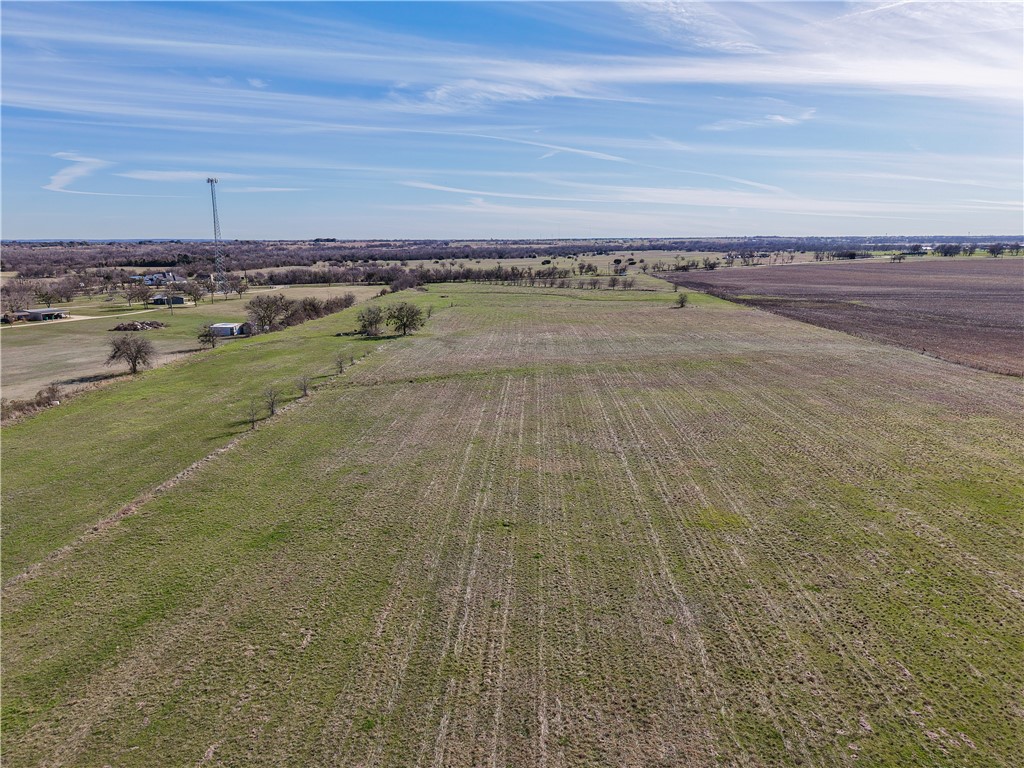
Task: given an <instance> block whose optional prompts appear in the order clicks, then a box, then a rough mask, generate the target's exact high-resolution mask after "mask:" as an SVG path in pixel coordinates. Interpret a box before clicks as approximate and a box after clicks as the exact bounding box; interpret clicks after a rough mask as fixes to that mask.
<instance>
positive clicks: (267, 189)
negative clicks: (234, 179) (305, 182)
mask: <svg viewBox="0 0 1024 768" xmlns="http://www.w3.org/2000/svg"><path fill="white" fill-rule="evenodd" d="M224 191H225V192H228V193H232V194H233V193H236V192H253V193H262V192H308V191H309V189H308V188H306V187H237V188H234V187H227V188H225V190H224Z"/></svg>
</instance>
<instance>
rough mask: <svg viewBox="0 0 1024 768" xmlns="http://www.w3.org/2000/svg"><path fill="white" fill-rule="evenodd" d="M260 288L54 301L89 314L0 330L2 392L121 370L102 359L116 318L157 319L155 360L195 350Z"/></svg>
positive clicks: (348, 289)
mask: <svg viewBox="0 0 1024 768" xmlns="http://www.w3.org/2000/svg"><path fill="white" fill-rule="evenodd" d="M379 290H380V287H374V286H365V285H363V286H333V287H327V286H308V285H300V286H289V287H287V288H280V289H275V290H273V291H271V292H272V293H281V294H283V295H285V296H287V297H289V298H292V299H297V298H302V297H304V296H315V297H317V298H320V299H324V298H327V297H329V296H341V295H343V294H345V293H353V294H355V296H356V298H357V300H358V301H365V300H366V299H368V298H370V297H371V296H375V295H376V294H377V292H378V291H379ZM257 293H258V292H249V293H246V294H245V295H244V296H243V297H242V298H241V299H239V298H238V296H236V295H235V294H231V296H230V297H228V298H226V299H225V298H224V297H223V296H218V297H217V298H216V300H215V301H213V302H211V301H209V297H207V298H206V299H204V300H203V301H201V302H200V303H199V305H198V306H193V305H192V302H191V301H188V302H187V304H186V305H185V306H175V307H174V308H173V312H172V311H171V310H170V309H168V308H167V307H150V308H145V307H143V306H141V305H139V304H137V303H136V304H135V305H133V306H131V307H129V306H127V304H125V303H124V301H123V300H120V301H116V302H105V301H103V299H102V298H101V297H96V296H92V297H78V298H76V299H75V300H74V301H72V302H71V303H70V304H66V305H65V304H55V305H54V306H55V307H58V308H62V309H65V310H66V311H68V312H70V313H71V315H72V317H92V318H95V319H90V320H73V321H55V322H45V323H23V324H22V323H19V324H18V325H17V326H10V327H5V328H3V330H0V347H2V349H3V361H2V367H0V385H2V387H3V392H4V397H7V398H10V399H24V398H29V397H31V396H32V395H34V394H35V393H36V392H38V391H39V390H40V389H42V388H43V387H45V386H46V385H47V384H49V383H50V382H53V381H56V382H59V383H60V384H61V385H62V386H64V387H66V388H69V389H78V388H81V387H83V386H86V385H88V384H91V383H94V382H97V381H99V382H103V381H108V380H109V379H111V378H117V377H119V376H121V375H123V374H124V373H125V370H126V369H125V367H124V366H114V367H107V366H106V365H104V361H105V360H106V358H107V355H108V354H109V352H110V347H109V340H110V338H111V337H112V336H114V335H116V334H115V333H112V332H111V331H110V329H111V328H113V327H114V326H115V325H118V324H119V323H125V322H130V321H133V320H158V321H160V322H162V323H166V324H167V326H168V327H167V328H161V329H158V330H151V331H143V332H142V333H144V334H145V336H146V338H148V339H151V340H152V341H153V344H154V345H155V346H156V348H157V352H158V359H157V361H156V362H157V364H158V365H163V364H166V363H169V362H172V361H174V360H177V359H179V358H181V357H182V356H183V355H187V354H189V353H190V352H194V351H196V350H197V349H199V344H198V342H197V341H196V334H197V331H198V329H199V327H200V326H201V325H203V324H204V323H221V322H241V321H242V320H245V304H246V303H247V302H248V301H249V300H250V299H251V298H252V297H253V296H254V295H256V294H257Z"/></svg>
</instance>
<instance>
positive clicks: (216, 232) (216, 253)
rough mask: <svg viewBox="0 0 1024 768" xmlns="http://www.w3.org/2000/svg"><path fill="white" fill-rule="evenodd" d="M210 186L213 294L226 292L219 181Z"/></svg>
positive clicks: (214, 180)
mask: <svg viewBox="0 0 1024 768" xmlns="http://www.w3.org/2000/svg"><path fill="white" fill-rule="evenodd" d="M206 183H207V184H209V185H210V202H212V203H213V292H214V295H216V293H217V291H218V289H219V290H220V291H221V292H222V293H223V291H224V258H223V255H222V254H221V247H220V217H219V216H218V215H217V179H215V178H213V177H212V176H211V177H210V178H208V179H207V180H206Z"/></svg>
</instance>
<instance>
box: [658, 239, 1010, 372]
mask: <svg viewBox="0 0 1024 768" xmlns="http://www.w3.org/2000/svg"><path fill="white" fill-rule="evenodd" d="M667 278H668V279H669V280H671V281H672V282H675V283H678V284H679V285H685V286H689V287H691V288H696V289H699V290H703V291H708V292H709V293H712V294H713V295H716V296H721V297H723V298H728V299H732V300H739V301H742V302H743V303H745V304H749V305H752V306H756V307H759V308H761V309H767V310H769V311H770V312H776V313H778V314H780V315H785V316H786V317H791V318H793V319H795V320H802V321H804V322H808V323H813V324H815V325H820V326H823V327H825V328H833V329H836V330H840V331H846V332H848V333H853V334H856V335H859V336H866V337H868V338H872V339H877V340H879V341H885V342H888V343H890V344H898V345H899V346H901V347H907V348H908V349H913V350H916V351H918V352H925V353H927V354H930V355H935V356H938V357H941V358H943V359H945V360H950V361H952V362H955V363H962V364H964V365H970V366H972V367H975V368H981V369H983V370H988V371H994V372H996V373H1006V374H1012V375H1015V376H1024V261H1022V260H1021V259H970V260H953V259H949V260H946V259H943V260H933V261H917V262H910V263H897V264H890V263H888V262H878V261H871V262H846V263H835V264H794V265H786V266H778V267H739V268H732V269H719V270H715V271H711V272H705V271H699V272H685V273H682V272H679V273H673V274H671V275H667Z"/></svg>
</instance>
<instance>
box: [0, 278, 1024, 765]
mask: <svg viewBox="0 0 1024 768" xmlns="http://www.w3.org/2000/svg"><path fill="white" fill-rule="evenodd" d="M673 298H674V294H672V293H671V292H670V291H668V290H663V291H650V292H643V291H605V290H597V291H586V290H585V291H581V290H558V289H540V288H535V289H530V288H512V287H502V286H474V285H458V286H449V285H444V286H438V285H435V286H431V287H430V288H429V290H428V291H426V292H417V291H407V292H403V293H402V294H399V295H398V296H396V297H388V298H387V299H386V300H385V301H387V300H397V299H408V300H413V301H416V302H418V303H420V304H421V305H422V306H424V307H430V308H431V310H432V316H431V319H430V321H429V323H428V325H427V326H426V328H425V329H424V330H423V331H421V332H419V333H417V334H415V335H414V336H409V337H405V338H386V339H379V340H363V339H361V338H358V337H353V336H344V337H341V338H338V337H335V336H334V334H335V333H337V332H344V331H347V330H350V329H351V328H352V327H353V323H354V313H355V312H356V311H357V309H358V308H356V309H352V310H348V311H346V312H344V313H340V314H339V315H336V316H330V317H327V318H323V319H321V320H318V321H314V322H312V323H308V324H306V325H303V326H299V327H296V328H292V329H289V330H286V331H283V332H281V333H279V334H271V335H268V336H265V337H257V338H254V339H251V340H248V341H244V342H235V343H233V344H231V345H226V346H225V347H224V348H219V349H217V350H215V351H213V352H204V353H200V354H199V355H196V356H195V357H192V358H190V359H189V361H188V362H186V363H184V364H180V365H173V366H167V367H164V368H162V369H159V370H155V371H151V372H148V373H146V374H144V375H142V376H141V377H139V378H138V379H137V380H135V381H124V382H119V383H117V384H116V385H114V386H111V387H107V388H104V389H102V390H99V391H97V392H92V393H88V394H85V395H82V396H81V397H80V398H77V399H75V400H74V401H72V403H71V404H70V405H69V406H68V407H67V408H65V407H64V406H61V407H59V408H55V409H51V410H49V411H47V412H45V413H43V414H40V415H38V416H35V417H32V418H30V419H28V420H26V421H25V422H23V423H21V424H18V425H14V426H12V427H9V428H5V429H4V432H3V473H4V478H3V479H4V483H3V505H4V538H3V555H4V567H5V570H4V574H5V585H4V589H3V650H4V653H3V678H2V685H3V718H4V719H3V752H4V756H5V761H6V762H7V763H8V764H10V765H40V764H45V765H49V766H58V765H59V766H64V765H82V766H95V765H107V764H109V765H118V766H149V765H154V764H174V765H197V764H205V765H268V766H277V765H321V766H326V765H339V766H368V765H393V766H470V765H491V766H523V765H547V766H598V765H604V766H624V765H635V766H654V765H664V766H679V765H685V766H797V765H800V766H809V765H815V766H836V765H871V766H883V765H885V766H889V765H893V766H896V765H898V766H921V767H924V766H928V767H929V768H930V767H932V766H940V765H942V766H945V765H956V766H979V767H980V766H1011V765H1014V764H1015V763H1016V761H1017V759H1018V758H1019V755H1020V748H1021V744H1022V739H1024V728H1022V719H1021V718H1022V711H1021V707H1020V698H1019V697H1020V692H1021V690H1022V687H1024V672H1022V670H1024V664H1022V662H1024V640H1022V638H1024V620H1022V611H1021V607H1022V605H1021V604H1022V600H1024V598H1022V593H1021V591H1020V585H1021V583H1022V576H1024V563H1022V559H1024V558H1022V552H1021V547H1020V541H1021V535H1022V533H1024V531H1022V524H1021V515H1020V510H1021V509H1022V508H1024V468H1022V464H1021V456H1022V455H1024V418H1022V415H1021V412H1020V407H1019V406H1020V402H1021V395H1022V386H1021V381H1020V380H1019V379H1016V378H1012V377H1004V376H999V375H996V374H992V373H987V372H983V371H978V370H973V369H968V368H965V367H961V366H957V365H954V364H951V363H947V362H944V361H942V360H937V359H933V358H929V357H926V356H922V355H918V354H915V353H913V352H910V351H907V350H903V349H899V348H896V347H889V346H884V345H882V344H879V343H875V342H872V341H868V340H862V339H859V338H855V337H852V336H848V335H844V334H842V333H839V332H835V331H831V330H827V329H823V328H818V327H814V326H811V325H806V324H802V323H798V322H795V321H793V320H789V319H786V318H783V317H780V316H777V315H772V314H767V313H763V312H760V311H757V310H754V309H750V308H747V307H742V306H737V305H733V304H729V303H727V302H724V301H720V300H718V299H715V298H712V297H709V296H702V295H693V296H692V301H691V305H690V306H688V307H687V308H685V309H677V308H674V307H673V306H672V304H673V301H672V300H673ZM374 301H381V300H379V299H375V300H374ZM26 333H31V331H26ZM339 350H341V351H345V352H346V353H348V351H351V354H353V355H354V356H357V357H360V356H361V355H362V353H363V352H368V354H366V355H365V356H364V357H361V362H359V364H357V365H355V366H350V367H349V368H348V369H346V371H345V372H344V373H342V374H341V375H336V374H334V373H332V372H331V370H330V369H331V364H332V358H333V356H334V355H335V354H337V353H338V352H339ZM306 371H313V372H315V373H316V374H317V375H318V376H320V377H321V378H320V379H318V383H319V386H318V388H317V389H316V390H315V391H314V392H313V393H312V394H311V395H310V396H309V397H307V398H303V399H301V400H294V397H292V398H289V399H292V400H293V402H294V405H293V406H292V407H291V408H289V409H287V410H286V411H284V412H282V413H279V414H278V415H277V416H276V417H274V418H273V419H269V420H266V421H264V422H263V423H262V424H261V425H260V427H259V428H258V429H257V430H255V431H247V426H248V425H247V424H245V423H244V417H243V416H242V411H243V404H244V402H245V401H246V400H247V397H248V395H249V393H250V392H252V391H258V390H259V389H261V388H263V387H264V386H266V385H267V383H268V382H273V381H281V382H283V381H287V380H290V379H291V378H292V377H294V376H295V375H297V373H298V372H306ZM232 441H233V442H232ZM229 445H230V447H229V448H228V449H227V450H223V451H221V452H219V453H216V451H217V450H218V449H220V448H225V447H227V446H229ZM203 456H210V459H209V460H208V461H206V462H205V463H202V464H201V465H199V466H197V467H196V468H195V469H194V470H193V471H190V472H186V473H185V474H184V475H182V476H181V477H179V479H178V480H177V481H176V482H175V483H174V484H173V486H172V487H168V488H167V489H166V490H164V491H162V492H160V493H155V494H154V493H151V491H152V489H153V487H154V486H156V485H158V484H159V483H160V482H163V481H165V480H168V479H170V478H172V477H174V476H175V475H177V474H178V473H180V472H182V470H183V469H185V468H186V467H188V466H189V465H191V464H192V463H193V462H196V461H197V460H199V459H201V458H202V457H203ZM133 499H135V500H137V501H138V502H139V503H137V504H134V505H133V504H132V500H133ZM119 512H124V513H125V514H123V516H120V517H119V516H118V513H119ZM104 520H106V522H104V523H102V524H101V521H104ZM94 527H95V528H96V529H97V530H93V528H94Z"/></svg>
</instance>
